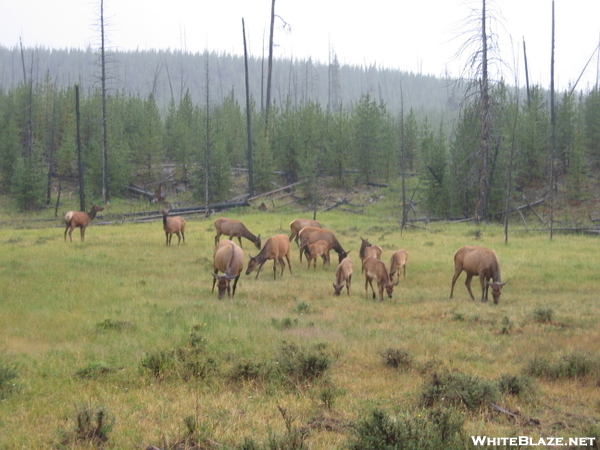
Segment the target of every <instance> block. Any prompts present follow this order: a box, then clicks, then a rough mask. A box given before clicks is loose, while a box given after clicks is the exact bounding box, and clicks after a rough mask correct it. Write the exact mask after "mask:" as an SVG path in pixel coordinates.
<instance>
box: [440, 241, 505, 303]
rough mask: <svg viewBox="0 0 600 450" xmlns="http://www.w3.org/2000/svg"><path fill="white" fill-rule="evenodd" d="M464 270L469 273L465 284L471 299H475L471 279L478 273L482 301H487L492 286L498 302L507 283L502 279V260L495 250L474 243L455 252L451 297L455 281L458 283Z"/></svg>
mask: <svg viewBox="0 0 600 450" xmlns="http://www.w3.org/2000/svg"><path fill="white" fill-rule="evenodd" d="M463 270H464V271H465V273H466V274H467V279H466V281H465V286H467V291H469V295H470V296H471V300H473V301H474V300H475V297H474V296H473V292H472V291H471V279H472V278H473V276H475V275H478V276H479V282H480V283H481V301H482V302H487V300H488V289H489V287H490V286H491V287H492V297H493V299H494V303H496V304H497V303H498V300H500V294H501V293H502V286H504V285H505V284H506V283H502V282H501V281H500V262H499V260H498V255H497V254H496V252H495V251H493V250H490V249H489V248H484V247H476V246H473V245H465V246H464V247H461V248H459V249H458V250H457V251H456V253H455V254H454V276H453V277H452V287H451V289H450V298H452V294H453V293H454V283H456V280H457V278H458V276H459V275H460V274H461V272H462V271H463ZM488 280H493V283H490V282H489V281H488Z"/></svg>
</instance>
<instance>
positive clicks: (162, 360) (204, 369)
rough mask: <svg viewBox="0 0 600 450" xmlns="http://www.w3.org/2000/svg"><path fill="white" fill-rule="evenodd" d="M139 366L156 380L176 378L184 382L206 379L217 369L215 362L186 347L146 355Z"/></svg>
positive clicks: (201, 353) (198, 351) (203, 354)
mask: <svg viewBox="0 0 600 450" xmlns="http://www.w3.org/2000/svg"><path fill="white" fill-rule="evenodd" d="M141 366H142V368H144V369H146V370H148V371H150V373H151V374H152V375H153V376H154V377H155V378H156V379H158V380H164V379H166V378H172V377H178V378H181V379H183V380H184V381H189V380H190V379H197V378H200V379H206V378H207V377H208V376H209V375H210V374H212V373H213V372H216V370H217V367H218V365H217V362H216V360H215V359H214V358H213V357H211V356H210V355H208V354H206V353H205V352H204V351H202V350H200V349H196V348H187V347H181V348H177V349H167V350H159V351H155V352H150V353H146V354H145V355H144V356H143V357H142V361H141Z"/></svg>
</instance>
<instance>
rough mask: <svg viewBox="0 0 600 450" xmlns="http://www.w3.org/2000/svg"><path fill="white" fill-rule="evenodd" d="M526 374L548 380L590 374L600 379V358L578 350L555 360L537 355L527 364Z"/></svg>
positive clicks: (583, 376) (582, 376) (581, 376)
mask: <svg viewBox="0 0 600 450" xmlns="http://www.w3.org/2000/svg"><path fill="white" fill-rule="evenodd" d="M525 374H527V375H531V376H534V377H537V378H546V379H548V380H558V379H561V378H571V379H573V378H585V377H588V376H595V377H596V378H597V379H598V380H600V359H599V358H598V357H594V356H591V355H589V354H587V353H578V352H575V353H571V354H568V355H563V356H561V357H560V358H559V359H558V360H555V361H551V360H550V359H548V358H545V357H538V356H536V357H535V358H533V359H532V360H531V361H530V362H529V363H528V364H527V365H526V367H525Z"/></svg>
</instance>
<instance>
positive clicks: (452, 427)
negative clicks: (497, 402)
mask: <svg viewBox="0 0 600 450" xmlns="http://www.w3.org/2000/svg"><path fill="white" fill-rule="evenodd" d="M462 427H463V422H462V419H460V418H459V417H458V415H457V414H456V413H454V412H452V411H451V410H447V409H439V410H434V411H425V412H423V413H422V414H411V415H410V416H409V415H405V416H393V415H390V414H388V413H385V412H383V411H380V410H374V411H372V412H371V414H370V415H369V416H368V417H367V418H365V419H363V420H361V421H360V422H359V423H358V424H357V425H356V427H355V438H354V439H353V440H352V442H351V444H350V446H349V448H350V449H351V450H404V449H410V450H437V449H441V448H443V449H445V450H454V449H457V450H458V449H464V448H466V445H465V444H466V441H465V438H464V437H463V431H462Z"/></svg>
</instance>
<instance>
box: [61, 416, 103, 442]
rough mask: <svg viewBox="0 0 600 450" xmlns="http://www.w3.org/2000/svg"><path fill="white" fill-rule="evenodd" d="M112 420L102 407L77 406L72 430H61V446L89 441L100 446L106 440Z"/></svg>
mask: <svg viewBox="0 0 600 450" xmlns="http://www.w3.org/2000/svg"><path fill="white" fill-rule="evenodd" d="M113 425H114V420H113V419H112V418H110V417H109V416H108V414H107V413H106V411H105V410H104V408H94V407H91V406H79V407H78V408H77V411H76V425H75V428H74V429H73V430H72V431H67V432H63V433H62V434H63V439H62V442H61V444H62V446H68V445H71V444H72V443H73V442H82V441H83V442H90V443H92V444H93V445H94V446H98V447H99V446H101V445H102V444H104V443H105V442H106V441H108V434H109V433H110V431H111V430H112V427H113Z"/></svg>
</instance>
